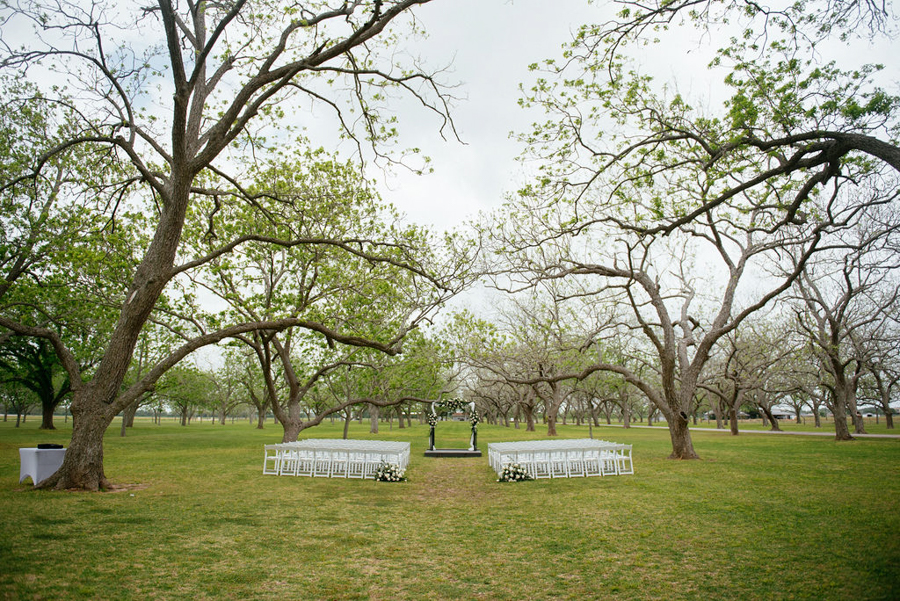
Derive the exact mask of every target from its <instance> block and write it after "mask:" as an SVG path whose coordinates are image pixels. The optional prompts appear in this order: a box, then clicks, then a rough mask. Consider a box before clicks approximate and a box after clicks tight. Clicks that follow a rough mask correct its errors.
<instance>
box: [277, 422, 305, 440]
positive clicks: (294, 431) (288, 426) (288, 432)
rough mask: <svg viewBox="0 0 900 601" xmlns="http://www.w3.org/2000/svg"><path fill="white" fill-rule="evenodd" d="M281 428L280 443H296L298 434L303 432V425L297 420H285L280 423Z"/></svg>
mask: <svg viewBox="0 0 900 601" xmlns="http://www.w3.org/2000/svg"><path fill="white" fill-rule="evenodd" d="M281 427H282V428H284V434H283V435H282V436H281V442H297V437H298V436H300V432H302V431H303V423H302V422H300V421H299V420H293V419H289V420H285V421H283V422H281Z"/></svg>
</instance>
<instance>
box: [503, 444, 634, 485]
mask: <svg viewBox="0 0 900 601" xmlns="http://www.w3.org/2000/svg"><path fill="white" fill-rule="evenodd" d="M621 446H623V445H621ZM628 451H629V452H628V454H627V455H619V454H618V452H617V450H614V449H612V448H610V449H596V448H588V449H561V450H555V451H534V450H532V451H517V452H513V453H500V454H499V458H498V460H497V461H498V464H499V465H501V468H500V469H501V470H502V465H505V464H508V463H518V464H520V465H521V466H522V467H524V468H525V470H526V471H527V472H528V474H529V475H530V476H531V477H532V478H574V477H583V476H613V475H618V474H620V473H634V472H633V468H632V466H631V453H630V446H629V448H628ZM626 459H627V461H625V460H626ZM625 465H627V471H622V468H623V467H625Z"/></svg>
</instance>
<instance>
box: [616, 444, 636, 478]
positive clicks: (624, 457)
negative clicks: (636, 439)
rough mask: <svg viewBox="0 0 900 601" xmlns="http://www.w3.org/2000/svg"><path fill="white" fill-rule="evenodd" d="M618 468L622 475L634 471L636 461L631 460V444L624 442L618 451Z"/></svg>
mask: <svg viewBox="0 0 900 601" xmlns="http://www.w3.org/2000/svg"><path fill="white" fill-rule="evenodd" d="M616 470H617V471H618V473H619V474H620V475H621V474H633V473H634V463H633V462H632V461H631V445H630V444H623V445H621V447H620V448H619V449H618V450H617V451H616Z"/></svg>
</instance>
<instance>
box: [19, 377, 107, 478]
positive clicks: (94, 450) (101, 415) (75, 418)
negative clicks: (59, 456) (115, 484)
mask: <svg viewBox="0 0 900 601" xmlns="http://www.w3.org/2000/svg"><path fill="white" fill-rule="evenodd" d="M89 390H90V389H87V390H86V391H84V392H82V393H81V395H86V394H89V392H88V391H89ZM79 397H80V398H79ZM79 401H80V402H79ZM85 406H86V407H85ZM115 415H116V414H115V413H113V412H112V411H110V409H109V406H107V405H105V404H103V403H101V402H100V401H86V400H85V399H84V397H83V396H80V395H76V398H75V400H74V401H73V402H72V440H71V441H70V442H69V447H68V449H67V450H66V455H65V458H64V459H63V463H62V465H61V466H60V468H59V469H58V470H57V471H56V473H55V474H53V475H52V476H50V477H49V478H47V479H46V480H44V481H43V482H39V483H38V485H37V487H38V488H55V489H57V490H65V489H70V488H77V489H81V490H90V491H97V490H100V489H104V488H107V487H108V486H109V482H108V481H107V480H106V475H105V473H104V471H103V435H104V433H105V432H106V429H107V428H108V427H109V425H110V424H111V423H112V420H113V418H114V417H115Z"/></svg>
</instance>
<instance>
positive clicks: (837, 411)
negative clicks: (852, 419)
mask: <svg viewBox="0 0 900 601" xmlns="http://www.w3.org/2000/svg"><path fill="white" fill-rule="evenodd" d="M846 406H847V405H846V404H845V403H844V401H843V400H842V399H835V402H834V407H833V408H832V412H831V414H832V416H833V417H834V439H835V440H853V437H852V436H850V428H849V427H848V425H847V412H846V409H845V407H846Z"/></svg>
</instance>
